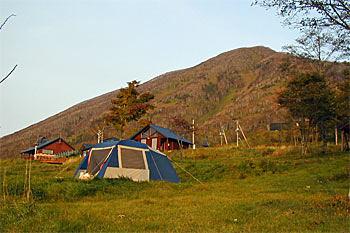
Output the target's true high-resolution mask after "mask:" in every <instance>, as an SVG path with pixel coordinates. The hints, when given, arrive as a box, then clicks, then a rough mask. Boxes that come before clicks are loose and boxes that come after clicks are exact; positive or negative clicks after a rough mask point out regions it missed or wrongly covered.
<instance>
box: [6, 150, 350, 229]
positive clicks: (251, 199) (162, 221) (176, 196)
mask: <svg viewBox="0 0 350 233" xmlns="http://www.w3.org/2000/svg"><path fill="white" fill-rule="evenodd" d="M169 157H171V158H172V159H173V161H174V162H175V163H176V164H178V165H180V166H181V167H182V168H185V169H186V170H187V171H188V172H190V173H191V174H192V175H194V176H195V177H196V178H198V179H199V180H200V181H201V182H202V183H203V184H200V183H199V182H197V181H196V180H194V179H193V178H192V177H190V176H189V175H188V174H187V173H186V172H184V171H183V170H182V169H180V168H179V167H176V166H175V167H176V169H177V171H178V174H179V176H180V178H181V180H182V182H181V183H180V184H173V183H169V182H156V181H151V182H141V183H136V182H132V181H130V180H128V179H120V180H119V179H95V180H90V181H80V180H77V179H73V178H72V176H73V174H74V172H75V169H76V168H77V166H78V164H79V161H72V162H70V163H67V164H65V165H63V166H60V165H50V164H40V163H37V162H34V163H33V164H32V165H33V167H32V179H31V187H32V195H31V200H30V201H25V200H24V199H23V186H24V172H25V167H26V162H25V161H23V160H19V159H14V160H2V161H1V170H0V174H1V188H2V192H1V198H2V199H1V213H0V219H1V220H0V221H1V226H0V227H1V231H3V232H23V231H27V232H34V231H39V232H78V231H81V232H88V231H89V232H115V231H123V232H130V231H131V232H134V231H138V232H140V231H147V232H149V231H152V232H154V231H157V232H159V231H160V232H165V231H181V232H203V231H215V232H217V231H224V232H227V231H253V232H266V231H268V232H272V231H273V232H276V231H284V232H287V231H288V232H290V231H302V232H318V231H323V232H349V229H350V221H349V220H350V217H349V214H350V204H349V201H348V199H347V193H348V192H349V162H350V161H349V153H340V152H330V153H327V154H321V153H313V154H311V155H309V156H308V157H304V158H299V155H298V153H297V150H296V149H295V148H283V149H281V148H273V147H270V148H265V147H261V148H255V149H236V148H232V147H222V148H208V149H200V150H197V151H196V152H195V153H193V152H192V151H191V150H187V151H185V152H184V156H183V159H179V158H180V157H179V152H172V153H170V154H169ZM175 163H174V164H175ZM4 175H5V176H4ZM4 182H5V183H4ZM309 186H310V188H308V187H309Z"/></svg>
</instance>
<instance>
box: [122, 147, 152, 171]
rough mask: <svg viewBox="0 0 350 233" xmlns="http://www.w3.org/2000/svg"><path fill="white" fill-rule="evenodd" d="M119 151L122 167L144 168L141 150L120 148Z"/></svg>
mask: <svg viewBox="0 0 350 233" xmlns="http://www.w3.org/2000/svg"><path fill="white" fill-rule="evenodd" d="M120 152H121V160H122V166H123V168H134V169H146V167H145V162H144V161H143V153H142V151H140V150H132V149H125V148H121V150H120Z"/></svg>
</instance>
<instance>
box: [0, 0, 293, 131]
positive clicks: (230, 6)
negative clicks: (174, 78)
mask: <svg viewBox="0 0 350 233" xmlns="http://www.w3.org/2000/svg"><path fill="white" fill-rule="evenodd" d="M251 2H252V0H176V1H174V0H73V1H72V0H41V1H40V0H1V1H0V22H1V23H2V22H4V20H5V19H6V17H8V16H9V15H11V14H15V15H16V16H15V17H11V18H10V19H9V20H8V21H7V23H6V24H5V25H4V27H3V29H2V30H0V79H2V78H3V77H5V76H6V75H7V74H8V73H9V72H10V71H11V69H12V68H13V67H14V66H15V65H16V64H17V65H18V67H17V68H16V70H15V71H14V72H13V73H12V74H11V76H10V77H9V78H8V79H7V80H5V81H4V82H3V83H1V84H0V137H1V136H5V135H8V134H11V133H14V132H16V131H18V130H21V129H23V128H25V127H28V126H30V125H32V124H34V123H37V122H39V121H41V120H44V119H46V118H48V117H50V116H52V115H54V114H57V113H59V112H61V111H64V110H65V109H67V108H69V107H71V106H73V105H75V104H78V103H80V102H82V101H85V100H88V99H91V98H93V97H96V96H99V95H102V94H104V93H107V92H110V91H113V90H116V89H119V88H122V87H126V86H127V82H129V81H132V80H138V81H141V83H143V82H146V81H148V80H150V79H152V78H154V77H156V76H158V75H161V74H163V73H166V72H169V71H174V70H178V69H184V68H188V67H192V66H195V65H197V64H199V63H201V62H203V61H205V60H207V59H209V58H211V57H214V56H217V55H218V54H220V53H223V52H226V51H230V50H233V49H237V48H241V47H253V46H260V45H261V46H266V47H269V48H271V49H273V50H275V51H281V47H282V46H284V45H286V44H292V43H293V42H294V40H295V39H296V38H297V37H298V32H297V31H293V30H291V29H289V28H286V27H283V26H282V25H281V21H282V19H281V18H279V17H278V16H276V14H275V11H273V10H266V9H264V8H260V7H258V6H251Z"/></svg>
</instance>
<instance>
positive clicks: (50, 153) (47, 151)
mask: <svg viewBox="0 0 350 233" xmlns="http://www.w3.org/2000/svg"><path fill="white" fill-rule="evenodd" d="M43 154H49V155H52V154H53V150H46V149H43Z"/></svg>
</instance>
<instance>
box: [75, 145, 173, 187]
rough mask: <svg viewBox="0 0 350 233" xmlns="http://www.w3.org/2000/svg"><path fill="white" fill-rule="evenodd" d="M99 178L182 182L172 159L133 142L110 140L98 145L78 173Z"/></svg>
mask: <svg viewBox="0 0 350 233" xmlns="http://www.w3.org/2000/svg"><path fill="white" fill-rule="evenodd" d="M84 174H89V176H91V177H99V178H120V177H126V178H130V179H132V180H134V181H149V180H167V181H170V182H175V183H179V182H180V179H179V177H178V175H177V173H176V171H175V169H174V167H173V165H172V164H171V162H170V161H169V159H168V157H167V156H166V155H164V154H162V153H160V152H158V151H154V150H153V149H152V148H150V147H148V146H147V145H146V144H144V143H140V142H136V141H133V140H123V141H108V142H103V143H99V144H96V145H94V146H93V147H92V148H91V149H90V151H89V153H88V154H87V155H86V156H85V157H84V159H83V161H82V162H81V164H80V166H79V167H78V169H77V171H76V172H75V174H74V177H76V178H78V177H81V176H83V175H84Z"/></svg>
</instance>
